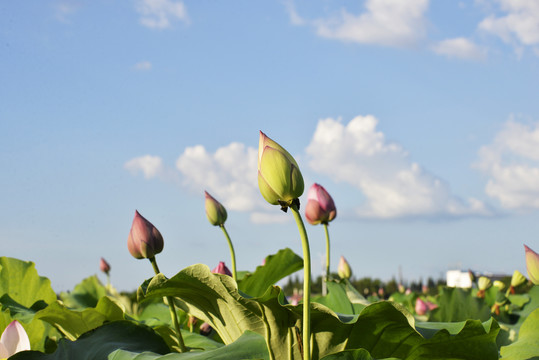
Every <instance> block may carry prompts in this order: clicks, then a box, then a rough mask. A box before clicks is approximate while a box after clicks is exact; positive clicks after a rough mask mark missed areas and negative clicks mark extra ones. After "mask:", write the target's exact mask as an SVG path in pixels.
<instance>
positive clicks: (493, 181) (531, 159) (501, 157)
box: [476, 116, 539, 209]
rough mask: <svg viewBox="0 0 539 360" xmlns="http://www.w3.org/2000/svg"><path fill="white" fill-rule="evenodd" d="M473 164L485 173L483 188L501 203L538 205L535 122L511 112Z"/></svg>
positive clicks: (538, 147) (537, 126)
mask: <svg viewBox="0 0 539 360" xmlns="http://www.w3.org/2000/svg"><path fill="white" fill-rule="evenodd" d="M476 165H477V167H478V168H479V169H481V170H482V171H484V172H485V173H486V174H487V175H488V176H489V180H488V182H487V185H486V187H485V192H486V193H487V195H489V196H491V197H492V198H495V199H497V200H499V201H500V204H501V205H502V206H503V207H505V208H507V209H531V208H539V123H528V124H525V123H523V122H519V121H517V120H516V119H515V116H511V117H510V119H509V120H508V121H507V122H506V123H505V124H504V126H503V128H502V129H501V130H500V131H499V132H498V134H497V135H496V137H495V138H494V140H493V142H492V143H491V144H489V145H486V146H483V147H482V148H481V149H480V151H479V162H478V163H477V164H476Z"/></svg>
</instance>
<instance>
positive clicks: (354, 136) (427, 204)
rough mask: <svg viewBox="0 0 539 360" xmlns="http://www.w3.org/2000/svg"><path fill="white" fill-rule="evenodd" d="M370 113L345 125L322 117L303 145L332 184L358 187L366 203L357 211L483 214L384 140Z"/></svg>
mask: <svg viewBox="0 0 539 360" xmlns="http://www.w3.org/2000/svg"><path fill="white" fill-rule="evenodd" d="M377 124H378V120H377V119H376V118H375V117H374V116H371V115H367V116H357V117H355V118H354V119H353V120H351V121H350V122H349V123H348V124H346V125H344V124H342V123H341V122H340V121H339V120H334V119H331V118H328V119H325V120H320V121H319V123H318V126H317V128H316V131H315V133H314V136H313V138H312V140H311V143H310V144H309V146H308V148H307V154H308V155H309V157H310V161H309V165H310V167H311V168H312V169H313V170H314V171H316V172H318V173H322V174H325V175H327V176H329V177H330V178H332V179H333V180H334V181H336V182H345V183H349V184H351V185H352V186H354V187H356V188H358V189H359V190H360V191H361V192H362V193H363V195H364V196H365V198H366V203H365V204H363V205H362V206H361V207H360V208H358V215H359V216H361V217H371V218H397V217H439V216H448V217H459V216H465V215H486V214H488V210H487V209H486V208H485V206H484V204H483V203H481V202H480V201H479V200H477V199H469V200H468V201H467V202H465V201H463V200H461V199H459V198H458V197H456V196H454V195H452V193H451V190H450V188H449V186H448V184H447V183H445V182H444V181H443V180H441V179H439V178H438V177H436V176H434V175H432V174H430V173H429V172H428V171H426V170H425V169H423V168H422V167H421V166H419V165H418V164H417V163H414V162H412V161H411V160H410V158H409V155H408V153H407V152H406V151H405V150H404V149H403V148H402V147H401V146H400V145H398V144H395V143H391V142H388V141H387V140H386V139H385V136H384V134H383V133H382V132H381V131H378V130H377V129H376V127H377Z"/></svg>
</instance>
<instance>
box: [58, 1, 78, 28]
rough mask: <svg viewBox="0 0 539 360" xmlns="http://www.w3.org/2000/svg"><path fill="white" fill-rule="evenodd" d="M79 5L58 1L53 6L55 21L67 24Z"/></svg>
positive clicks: (76, 2)
mask: <svg viewBox="0 0 539 360" xmlns="http://www.w3.org/2000/svg"><path fill="white" fill-rule="evenodd" d="M80 7H81V4H80V2H79V1H60V2H57V3H56V4H55V5H54V11H55V16H56V19H57V20H58V21H60V22H63V23H66V24H69V23H70V22H71V16H72V15H73V14H75V13H76V12H77V11H78V10H79V8H80Z"/></svg>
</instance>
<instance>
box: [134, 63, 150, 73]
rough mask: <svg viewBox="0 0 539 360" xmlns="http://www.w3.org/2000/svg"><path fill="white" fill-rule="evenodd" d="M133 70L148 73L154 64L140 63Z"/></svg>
mask: <svg viewBox="0 0 539 360" xmlns="http://www.w3.org/2000/svg"><path fill="white" fill-rule="evenodd" d="M133 69H134V70H137V71H148V70H151V69H152V63H151V62H149V61H140V62H138V63H136V64H135V65H133Z"/></svg>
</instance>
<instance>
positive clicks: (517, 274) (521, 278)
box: [511, 270, 527, 288]
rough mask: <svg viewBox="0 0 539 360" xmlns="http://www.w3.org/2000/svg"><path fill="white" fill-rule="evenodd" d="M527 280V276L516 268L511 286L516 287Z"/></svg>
mask: <svg viewBox="0 0 539 360" xmlns="http://www.w3.org/2000/svg"><path fill="white" fill-rule="evenodd" d="M526 281H527V279H526V277H525V276H524V275H522V273H521V272H520V271H518V270H515V272H514V273H513V276H512V277H511V287H513V288H516V287H518V286H520V285H522V284H524V283H525V282H526Z"/></svg>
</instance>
